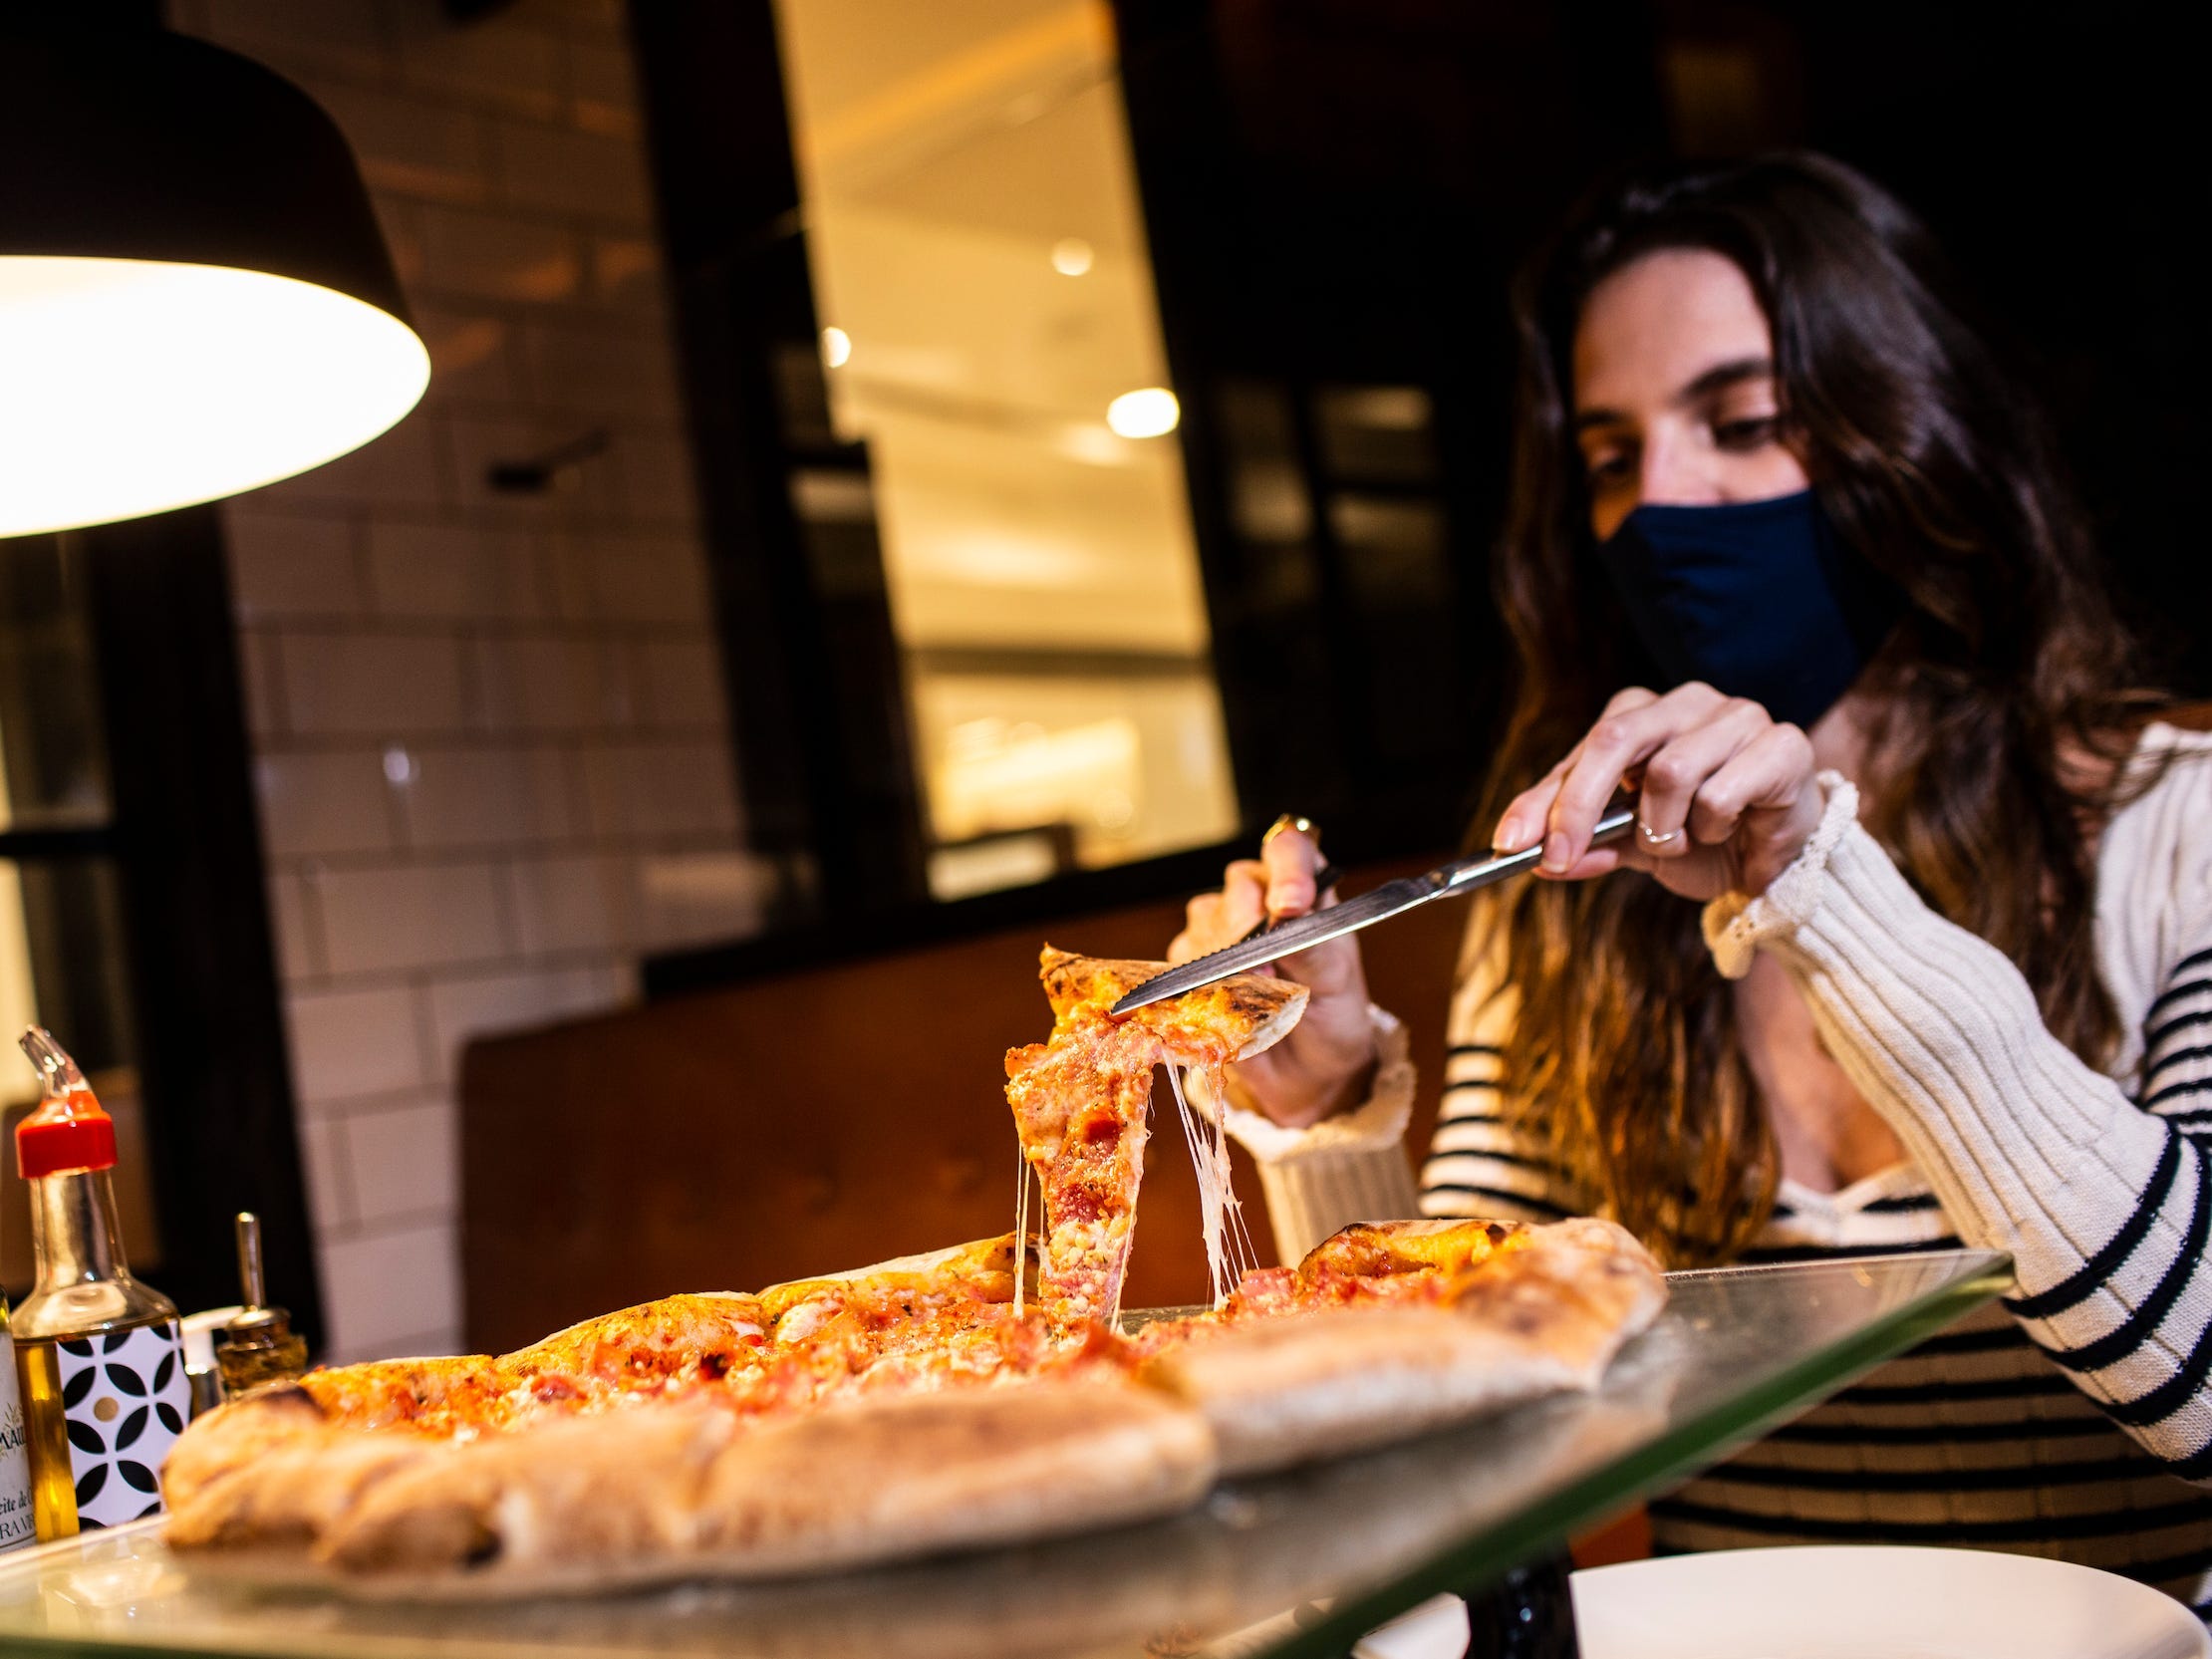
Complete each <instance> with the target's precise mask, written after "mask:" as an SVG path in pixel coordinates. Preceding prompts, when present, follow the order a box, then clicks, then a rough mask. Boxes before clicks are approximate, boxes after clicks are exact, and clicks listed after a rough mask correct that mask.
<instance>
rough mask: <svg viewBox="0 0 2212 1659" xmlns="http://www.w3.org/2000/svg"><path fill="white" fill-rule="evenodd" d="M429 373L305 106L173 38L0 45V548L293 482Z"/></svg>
mask: <svg viewBox="0 0 2212 1659" xmlns="http://www.w3.org/2000/svg"><path fill="white" fill-rule="evenodd" d="M428 380H429V354H428V353H427V352H425V351H424V350H423V347H422V342H421V340H420V339H419V338H418V337H417V336H416V335H415V330H414V329H413V328H412V327H411V326H410V323H409V320H408V310H407V303H406V301H405V300H404V299H403V298H402V297H401V293H400V284H399V279H398V278H397V277H396V276H395V275H394V273H393V269H392V259H391V255H390V254H389V253H388V252H387V251H386V248H385V244H384V237H383V235H382V233H381V232H380V231H379V229H378V226H377V221H376V216H375V214H374V213H373V212H372V211H371V209H370V205H369V195H368V191H367V190H366V189H365V188H364V186H363V184H362V181H361V173H360V170H359V169H358V168H357V167H356V166H355V164H354V158H353V152H352V151H351V150H350V149H349V148H348V147H347V144H346V140H345V138H343V137H342V136H341V135H340V134H339V131H338V129H337V127H336V126H335V125H334V124H333V123H332V122H331V119H330V118H329V117H328V116H327V115H325V114H324V113H323V111H322V110H321V109H320V108H319V107H318V106H317V105H316V104H315V102H314V100H312V99H310V98H309V97H308V96H307V95H306V94H305V93H303V92H301V91H300V90H299V89H298V88H297V87H294V86H293V85H292V84H291V83H290V82H288V81H285V80H284V79H283V78H281V77H280V76H277V75H275V74H273V73H272V72H270V71H269V70H266V69H264V68H262V67H261V66H260V65H258V64H255V63H252V62H250V61H249V60H247V59H244V58H241V57H238V56H237V55H235V54H233V53H229V52H225V51H223V50H221V49H220V48H218V47H213V46H209V45H207V44H205V43H204V42H201V41H195V40H190V39H187V38H185V37H182V36H178V35H170V34H166V33H161V32H157V31H156V32H146V33H100V34H92V35H81V36H75V37H72V36H69V35H66V34H64V35H56V34H47V35H34V36H31V37H29V38H23V37H20V36H12V35H9V34H5V33H0V536H12V535H25V534H29V533H31V532H34V531H42V530H60V529H66V528H69V527H70V526H73V525H80V524H97V523H102V522H105V521H107V520H110V519H118V518H135V517H137V516H138V515H139V514H142V513H152V512H162V511H165V510H167V509H169V508H172V507H181V506H186V505H188V504H190V503H192V502H195V501H207V500H212V499H214V498H215V497H217V496H222V495H231V494H235V493H237V492H238V491H240V490H246V489H252V488H254V487H256V486H258V485H261V484H266V483H273V482H274V481H275V480H277V479H279V478H284V477H289V476H290V475H291V474H293V473H295V472H304V471H306V470H307V469H308V468H310V467H313V466H319V465H321V464H322V463H323V462H324V461H327V460H330V459H333V458H334V457H336V456H338V455H342V454H344V453H345V452H346V451H347V450H349V449H353V448H356V447H358V446H359V445H361V444H363V443H366V442H368V441H369V439H371V438H373V437H375V436H376V435H377V434H378V433H379V432H382V431H384V430H385V429H386V428H387V427H389V426H391V425H392V424H393V423H394V422H395V421H397V420H398V419H399V418H400V417H401V416H402V415H406V414H407V412H408V411H409V410H411V409H413V408H414V407H415V403H416V402H417V401H418V400H419V399H420V398H421V396H422V389H423V387H424V386H425V385H426V384H427V383H428Z"/></svg>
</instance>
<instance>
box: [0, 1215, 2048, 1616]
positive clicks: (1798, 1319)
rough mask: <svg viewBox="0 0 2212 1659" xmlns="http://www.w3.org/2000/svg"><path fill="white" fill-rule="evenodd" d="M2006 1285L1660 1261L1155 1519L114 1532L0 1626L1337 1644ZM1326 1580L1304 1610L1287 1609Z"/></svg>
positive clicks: (31, 1579) (31, 1570)
mask: <svg viewBox="0 0 2212 1659" xmlns="http://www.w3.org/2000/svg"><path fill="white" fill-rule="evenodd" d="M2010 1283H2011V1273H2010V1263H2009V1262H2008V1261H2007V1260H2006V1258H2005V1257H2004V1256H2002V1255H1997V1254H1993V1253H1991V1252H1988V1251H1980V1250H1953V1251H1945V1252H1938V1253H1931V1254H1927V1255H1893V1256H1878V1257H1868V1258H1865V1259H1862V1260H1858V1261H1839V1262H1819V1263H1812V1264H1805V1265H1794V1266H1785V1267H1753V1268H1740V1269H1733V1270H1723V1271H1718V1272H1700V1273H1677V1274H1674V1275H1671V1284H1672V1289H1673V1297H1672V1301H1671V1303H1670V1305H1669V1307H1668V1310H1667V1312H1666V1313H1665V1314H1664V1315H1663V1316H1662V1318H1661V1319H1660V1321H1659V1323H1658V1324H1657V1325H1656V1326H1655V1327H1654V1328H1653V1329H1652V1330H1650V1331H1649V1332H1647V1333H1646V1334H1645V1335H1644V1336H1643V1337H1641V1338H1639V1339H1638V1340H1637V1341H1636V1342H1635V1343H1634V1344H1632V1345H1631V1346H1630V1347H1629V1348H1628V1349H1626V1350H1625V1351H1624V1352H1623V1353H1622V1355H1621V1357H1620V1359H1619V1360H1618V1361H1617V1362H1616V1363H1615V1364H1614V1366H1613V1369H1612V1372H1611V1374H1610V1375H1609V1376H1608V1377H1607V1379H1606V1382H1605V1386H1604V1387H1603V1389H1601V1390H1600V1391H1599V1392H1598V1393H1597V1394H1595V1395H1593V1396H1586V1397H1585V1396H1576V1397H1572V1398H1562V1399H1555V1400H1549V1401H1542V1402H1538V1403H1537V1404H1535V1405H1532V1406H1528V1407H1524V1408H1522V1409H1521V1410H1519V1411H1515V1412H1512V1413H1509V1414H1507V1415H1506V1416H1503V1417H1500V1418H1496V1419H1494V1420H1492V1421H1490V1422H1488V1423H1483V1424H1478V1425H1475V1426H1473V1427H1471V1428H1468V1429H1465V1430H1462V1431H1459V1432H1457V1433H1453V1434H1447V1435H1438V1436H1433V1437H1431V1438H1429V1439H1426V1440H1421V1441H1417V1442H1414V1443H1412V1444H1409V1445H1406V1446H1403V1447H1399V1448H1396V1449H1394V1450H1391V1451H1387V1452H1380V1453H1374V1454H1371V1455H1369V1456H1366V1457H1361V1458H1353V1459H1347V1460H1344V1461H1342V1462H1339V1463H1334V1464H1328V1465H1324V1466H1321V1467H1319V1468H1316V1469H1312V1470H1307V1471H1302V1472H1299V1473H1295V1474H1291V1475H1285V1476H1279V1477H1276V1478H1274V1479H1272V1480H1267V1481H1254V1482H1241V1483H1236V1484H1234V1485H1229V1486H1225V1487H1223V1488H1221V1489H1220V1490H1219V1491H1217V1492H1216V1493H1215V1495H1214V1496H1213V1498H1212V1499H1210V1500H1209V1501H1208V1502H1207V1503H1206V1504H1204V1505H1202V1506H1201V1507H1200V1508H1199V1509H1197V1510H1195V1511H1193V1512H1191V1513H1190V1514H1188V1515H1185V1516H1181V1517H1178V1518H1177V1519H1175V1520H1173V1521H1161V1522H1158V1523H1155V1524H1153V1525H1149V1526H1138V1527H1126V1528H1123V1529H1120V1530H1117V1531H1112V1532H1105V1533H1100V1534H1098V1535H1096V1536H1092V1537H1082V1538H1074V1539H1069V1540H1065V1541H1062V1542H1059V1543H1052V1544H1040V1545H1036V1546H1033V1547H1029V1548H1022V1549H1010V1550H999V1551H994V1552H992V1553H991V1554H989V1555H986V1556H975V1557H969V1558H967V1559H959V1560H946V1561H938V1562H929V1563H925V1564H922V1565H919V1566H911V1567H903V1568H898V1569H895V1570H890V1571H883V1572H876V1573H869V1574H860V1575H852V1576H847V1577H844V1578H835V1579H818V1580H813V1581H809V1582H804V1583H797V1584H784V1585H756V1586H752V1587H741V1586H734V1585H716V1586H692V1587H688V1588H685V1589H681V1590H675V1591H669V1592H664V1593H662V1594H657V1595H639V1596H629V1597H623V1598H619V1599H615V1600H605V1601H568V1600H557V1601H541V1602H538V1603H534V1604H522V1605H517V1606H512V1607H489V1606H454V1607H440V1608H419V1607H415V1608H411V1607H406V1606H398V1605H382V1606H380V1605H368V1604H352V1603H341V1602H333V1601H329V1600H327V1599H320V1598H315V1597H313V1596H311V1595H308V1594H306V1593H304V1592H295V1593H289V1594H281V1595H280V1594H256V1593H253V1592H250V1591H246V1590H242V1589H238V1588H236V1587H226V1586H225V1585H224V1584H222V1583H221V1582H220V1581H219V1580H218V1579H214V1578H211V1577H207V1576H204V1575H202V1574H201V1573H200V1572H198V1571H197V1570H196V1569H194V1568H193V1567H192V1566H191V1565H190V1564H188V1563H185V1562H180V1561H178V1560H176V1559H174V1558H172V1557H170V1556H169V1555H168V1554H167V1553H166V1552H165V1551H164V1550H163V1549H162V1547H161V1544H160V1540H159V1538H158V1536H157V1535H156V1534H155V1532H154V1531H153V1530H152V1529H151V1527H150V1526H148V1525H145V1524H138V1525H136V1526H134V1527H130V1528H122V1529H119V1530H117V1531H113V1532H105V1533H98V1534H92V1535H90V1536H88V1537H86V1538H83V1539H71V1540H68V1541H66V1542H63V1543H58V1544H54V1545H50V1546H48V1547H47V1548H45V1549H43V1550H39V1551H37V1552H35V1553H32V1552H26V1553H25V1554H23V1555H20V1556H16V1557H13V1558H11V1559H9V1560H7V1561H5V1562H4V1563H0V1643H5V1642H7V1641H9V1640H10V1639H14V1640H17V1641H22V1642H25V1643H29V1644H38V1645H41V1646H42V1647H44V1648H45V1649H46V1650H48V1651H52V1650H56V1649H62V1648H68V1647H72V1646H74V1647H79V1648H82V1649H86V1650H98V1649H100V1648H102V1647H107V1646H110V1645H118V1646H120V1645H130V1646H134V1647H137V1648H138V1649H140V1650H141V1651H144V1650H151V1649H166V1650H170V1651H182V1650H187V1649H189V1650H198V1651H205V1650H208V1649H212V1648H219V1649H221V1650H224V1651H227V1652H233V1653H275V1652H284V1653H303V1652H304V1653H330V1654H341V1653H343V1654H364V1655H366V1654H384V1655H398V1654H410V1653H418V1654H451V1655H471V1656H476V1655H490V1654H493V1653H513V1652H564V1653H565V1652H586V1651H590V1652H600V1653H636V1654H641V1655H643V1654H655V1655H667V1654H672V1653H709V1652H711V1653H721V1654H730V1655H740V1656H742V1655H763V1656H764V1655H768V1654H774V1655H777V1656H779V1659H803V1656H821V1659H830V1656H833V1655H834V1656H842V1655H856V1656H857V1655H869V1656H875V1659H885V1656H888V1659H941V1656H942V1659H952V1656H955V1655H958V1656H960V1659H1001V1656H1002V1659H1017V1656H1018V1659H1040V1656H1043V1659H1049V1656H1053V1655H1065V1656H1069V1659H1074V1656H1083V1655H1099V1656H1104V1655H1127V1656H1130V1659H1136V1656H1138V1655H1144V1654H1168V1653H1174V1654H1188V1655H1203V1654H1209V1653H1229V1652H1234V1653H1237V1654H1239V1655H1245V1656H1257V1655H1260V1654H1272V1655H1282V1656H1297V1659H1307V1656H1311V1659H1320V1656H1322V1655H1328V1656H1331V1659H1340V1656H1341V1655H1342V1654H1343V1653H1344V1652H1345V1651H1346V1650H1347V1649H1349V1647H1350V1646H1351V1644H1352V1641H1353V1640H1354V1639H1355V1637H1356V1636H1357V1635H1358V1633H1359V1632H1361V1631H1362V1630H1365V1629H1368V1628H1370V1627H1372V1626H1373V1625H1374V1624H1376V1623H1378V1622H1379V1621H1381V1620H1382V1619H1384V1618H1386V1617H1389V1616H1390V1615H1392V1614H1393V1613H1396V1612H1398V1611H1400V1610H1402V1609H1404V1608H1406V1607H1409V1606H1411V1605H1413V1604H1414V1603H1415V1602H1417V1601H1419V1600H1422V1599H1424V1598H1426V1597H1427V1596H1429V1595H1431V1594H1435V1593H1437V1592H1439V1591H1443V1590H1459V1589H1479V1588H1482V1587H1483V1586H1485V1585H1487V1584H1488V1583H1490V1582H1492V1581H1494V1580H1495V1579H1496V1578H1497V1576H1498V1575H1499V1574H1500V1573H1502V1572H1504V1571H1505V1570H1506V1569H1507V1568H1508V1567H1510V1566H1512V1565H1514V1564H1515V1563H1517V1562H1518V1561H1521V1560H1523V1559H1526V1558H1528V1557H1530V1556H1532V1555H1536V1554H1540V1553H1542V1552H1543V1551H1545V1550H1546V1549H1548V1548H1550V1547H1551V1546H1552V1545H1553V1544H1555V1543H1556V1542H1557V1541H1558V1540H1560V1539H1561V1538H1563V1537H1564V1536H1565V1535H1566V1534H1567V1533H1568V1532H1570V1531H1573V1530H1577V1529H1579V1528H1581V1527H1584V1526H1587V1525H1589V1524H1590V1523H1592V1522H1594V1521H1599V1520H1602V1519H1603V1518H1605V1517H1606V1516H1608V1515H1611V1514H1613V1513H1615V1512H1617V1511H1619V1510H1620V1509H1622V1508H1624V1507H1626V1506H1627V1505H1629V1504H1631V1503H1633V1502H1635V1501H1636V1500H1637V1499H1638V1498H1641V1497H1643V1496H1645V1495H1647V1494H1649V1493H1651V1492H1653V1491H1656V1490H1658V1489H1661V1488H1663V1487H1666V1486H1667V1485H1669V1484H1670V1483H1673V1482H1677V1481H1680V1480H1682V1479H1684V1478H1686V1477H1688V1476H1689V1475H1691V1474H1693V1473H1695V1472H1696V1471H1697V1470H1699V1469H1701V1468H1703V1467H1705V1466H1706V1465H1708V1464H1710V1463H1712V1462H1713V1461H1715V1460H1716V1459H1718V1458H1720V1457H1722V1456H1724V1455H1725V1454H1727V1453H1728V1452H1730V1451H1733V1450H1734V1449H1735V1448H1736V1447H1737V1446H1739V1445H1741V1444H1743V1443H1744V1442H1746V1441H1748V1440H1750V1439H1752V1438H1754V1437H1755V1436H1756V1435H1758V1434H1759V1433H1760V1432H1761V1431H1762V1430H1764V1429H1766V1428H1769V1427H1771V1426H1772V1425H1773V1424H1775V1423H1777V1422H1779V1421H1781V1420H1783V1419H1784V1418H1787V1417H1789V1416H1791V1415H1793V1414H1794V1413H1796V1412H1797V1411H1799V1410H1802V1409H1803V1408H1804V1407H1806V1406H1809V1405H1811V1404H1814V1403H1816V1402H1817V1401H1819V1400H1820V1399H1823V1398H1825V1397H1826V1396H1827V1395H1829V1394H1831V1393H1833V1392H1834V1391H1835V1390H1837V1389H1838V1388H1841V1387H1842V1386H1843V1385H1844V1384H1846V1383H1848V1382H1849V1381H1851V1380H1852V1379H1853V1378H1854V1377H1856V1376H1858V1375H1859V1374H1860V1373H1862V1372H1863V1371H1865V1370H1866V1369H1867V1368H1868V1367H1870V1366H1872V1365H1874V1364H1876V1363H1878V1362H1879V1361H1881V1360H1883V1359H1886V1358H1888V1357H1889V1356H1890V1355H1892V1354H1895V1353H1897V1352H1899V1351H1901V1350H1902V1349H1904V1348H1907V1347H1909V1346H1911V1345H1912V1344H1913V1343H1915V1342H1918V1341H1919V1340H1921V1339H1922V1338H1923V1337H1926V1336H1928V1335H1930V1334H1932V1333H1933V1332H1935V1331H1937V1330H1939V1329H1941V1328H1942V1327H1943V1326H1945V1325H1947V1324H1949V1323H1950V1322H1951V1321H1952V1320H1954V1319H1956V1318H1958V1317H1959V1316H1960V1315H1962V1314H1964V1313H1966V1312H1968V1311H1970V1310H1971V1309H1973V1308H1975V1307H1978V1306H1980V1305H1982V1304H1983V1303H1984V1302H1986V1301H1988V1300H1990V1299H1991V1298H1992V1297H1994V1296H1996V1295H1997V1294H1999V1293H2000V1292H2001V1291H2002V1290H2004V1289H2005V1288H2006V1287H2007V1286H2008V1285H2009V1284H2010ZM1324 1599H1332V1600H1333V1605H1332V1606H1331V1607H1330V1608H1329V1609H1328V1610H1327V1611H1323V1610H1322V1609H1320V1608H1318V1607H1315V1606H1313V1605H1312V1604H1313V1603H1314V1602H1316V1601H1320V1600H1324Z"/></svg>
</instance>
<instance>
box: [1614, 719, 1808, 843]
mask: <svg viewBox="0 0 2212 1659" xmlns="http://www.w3.org/2000/svg"><path fill="white" fill-rule="evenodd" d="M1773 724H1774V722H1773V721H1772V720H1770V719H1769V718H1768V717H1767V711H1766V710H1765V709H1764V708H1762V707H1760V706H1759V704H1758V703H1756V702H1749V701H1746V700H1744V699H1743V698H1741V697H1737V698H1731V699H1730V700H1729V701H1727V702H1724V703H1722V704H1721V705H1720V707H1719V708H1718V709H1717V710H1716V711H1715V713H1714V715H1713V717H1712V718H1711V719H1709V720H1707V721H1706V722H1705V723H1704V724H1703V725H1699V726H1695V727H1693V728H1692V729H1690V730H1688V731H1685V732H1683V733H1682V734H1681V735H1680V736H1678V737H1673V738H1670V739H1668V740H1667V741H1666V742H1665V743H1663V744H1661V745H1660V747H1659V748H1658V749H1657V750H1656V751H1655V752H1654V753H1653V754H1652V756H1651V757H1650V758H1649V759H1648V760H1646V761H1645V762H1644V764H1643V780H1642V783H1641V785H1640V786H1639V788H1638V791H1637V796H1636V830H1637V840H1638V842H1639V849H1638V850H1639V851H1641V852H1645V853H1649V854H1650V855H1651V856H1652V857H1654V858H1680V857H1681V856H1682V855H1683V854H1684V853H1687V852H1688V851H1690V848H1691V838H1690V837H1689V836H1688V835H1686V834H1685V833H1683V826H1684V824H1685V822H1686V821H1687V820H1688V818H1689V816H1690V803H1691V801H1692V800H1693V799H1694V798H1695V797H1696V795H1697V792H1698V790H1699V789H1700V788H1701V787H1703V786H1704V784H1705V781H1706V780H1707V779H1708V778H1710V777H1712V776H1713V775H1714V774H1715V773H1716V772H1718V771H1719V770H1720V769H1721V768H1722V767H1723V766H1725V765H1727V764H1728V763H1729V761H1730V760H1732V759H1734V758H1735V757H1736V756H1737V755H1738V754H1739V753H1741V752H1742V751H1743V750H1744V748H1745V747H1746V746H1747V745H1749V744H1751V743H1752V742H1754V741H1755V740H1757V739H1758V738H1759V737H1760V736H1761V735H1763V734H1764V733H1765V732H1767V731H1768V730H1770V729H1772V727H1773Z"/></svg>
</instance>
